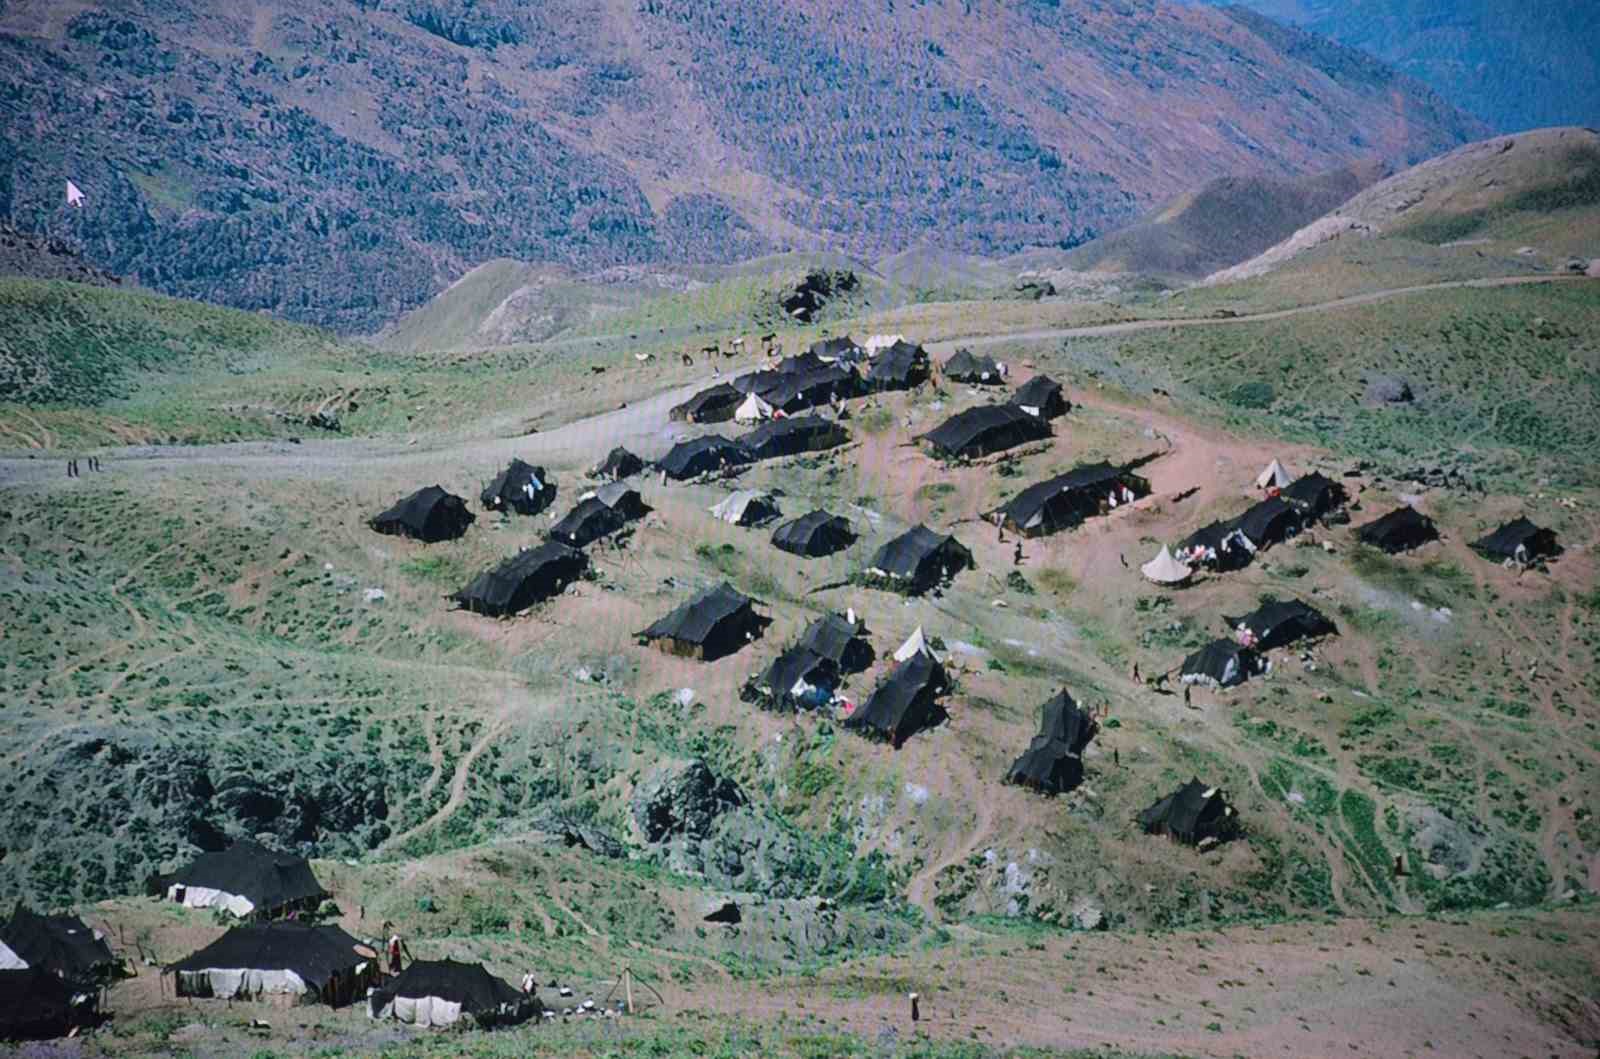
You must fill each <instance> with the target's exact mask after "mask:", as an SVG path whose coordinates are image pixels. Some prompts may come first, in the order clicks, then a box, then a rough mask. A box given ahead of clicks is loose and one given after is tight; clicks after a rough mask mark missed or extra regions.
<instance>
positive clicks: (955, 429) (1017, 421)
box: [918, 404, 1050, 459]
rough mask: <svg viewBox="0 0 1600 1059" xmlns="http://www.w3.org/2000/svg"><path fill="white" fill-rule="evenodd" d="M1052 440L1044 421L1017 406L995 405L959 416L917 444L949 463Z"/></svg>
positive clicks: (920, 437)
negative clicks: (925, 445)
mask: <svg viewBox="0 0 1600 1059" xmlns="http://www.w3.org/2000/svg"><path fill="white" fill-rule="evenodd" d="M1049 436H1050V424H1048V423H1046V422H1045V421H1044V420H1043V419H1040V418H1038V417H1036V416H1031V415H1029V414H1028V413H1026V412H1024V411H1023V410H1022V409H1020V408H1018V407H1017V406H1016V405H1012V404H992V405H980V406H978V407H977V408H969V409H967V410H966V411H964V412H957V413H956V414H955V415H953V416H951V417H950V418H949V419H946V420H945V421H944V422H943V423H940V424H939V425H938V426H936V427H934V428H933V429H932V430H930V431H928V432H927V433H926V434H922V435H920V436H919V438H918V440H920V441H926V442H927V443H928V444H929V446H931V447H932V448H933V450H934V451H935V452H937V453H938V454H939V455H941V456H944V457H945V458H947V459H957V458H967V459H972V458H975V457H978V456H987V455H989V454H990V453H993V452H1003V451H1004V450H1006V449H1010V448H1015V447H1016V446H1018V445H1025V444H1027V443H1028V442H1030V441H1042V440H1044V439H1045V438H1048V437H1049Z"/></svg>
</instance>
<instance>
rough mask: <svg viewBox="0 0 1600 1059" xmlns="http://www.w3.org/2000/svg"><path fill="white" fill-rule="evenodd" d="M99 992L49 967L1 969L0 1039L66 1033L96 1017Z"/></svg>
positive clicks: (39, 1036) (33, 1037) (28, 1038)
mask: <svg viewBox="0 0 1600 1059" xmlns="http://www.w3.org/2000/svg"><path fill="white" fill-rule="evenodd" d="M96 996H97V994H95V993H94V992H93V991H87V992H84V991H79V990H77V989H76V988H74V987H73V986H71V985H69V984H68V983H66V982H63V981H62V980H61V979H59V978H57V977H56V976H55V975H53V974H50V973H48V972H46V971H40V970H35V969H33V968H28V969H26V970H21V969H18V970H5V969H0V1041H20V1040H43V1039H47V1038H51V1037H65V1036H66V1035H67V1034H68V1033H70V1032H71V1031H72V1028H73V1027H74V1026H82V1025H87V1024H88V1023H91V1022H93V1021H94V1018H95V1009H96Z"/></svg>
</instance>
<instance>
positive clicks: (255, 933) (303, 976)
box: [167, 923, 378, 1007]
mask: <svg viewBox="0 0 1600 1059" xmlns="http://www.w3.org/2000/svg"><path fill="white" fill-rule="evenodd" d="M360 946H361V943H360V942H359V941H357V940H356V939H355V938H353V937H351V936H350V935H349V934H346V933H345V932H344V931H342V930H340V929H339V928H338V927H335V926H326V925H325V926H313V925H311V924H307V923H252V924H247V925H244V926H238V927H232V928H230V929H229V930H228V932H227V933H226V934H224V935H222V937H220V938H218V939H217V940H216V941H214V942H212V943H211V944H210V945H207V946H206V947H205V948H203V949H201V950H200V951H199V952H196V953H194V954H193V955H192V956H189V957H187V958H185V959H182V960H179V961H178V962H177V963H175V964H173V965H172V966H170V967H168V968H167V970H169V971H171V972H172V973H173V975H174V976H175V978H176V981H177V994H178V995H179V996H186V997H214V998H216V999H218V1000H260V999H262V998H263V997H269V996H278V997H285V998H290V999H293V1000H297V1001H299V1002H301V1003H312V1004H314V1003H325V1004H328V1005H329V1006H330V1007H342V1006H343V1005H345V1004H348V1003H350V1002H351V1001H352V1000H356V999H358V998H360V997H362V996H365V995H366V991H367V986H368V985H369V984H370V983H371V981H372V979H373V976H374V974H375V972H376V971H377V964H378V960H377V957H375V956H363V955H362V954H361V953H360V952H358V951H357V949H358V948H359V947H360Z"/></svg>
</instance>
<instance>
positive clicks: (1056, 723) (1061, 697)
mask: <svg viewBox="0 0 1600 1059" xmlns="http://www.w3.org/2000/svg"><path fill="white" fill-rule="evenodd" d="M1097 730H1098V729H1097V727H1096V725H1095V723H1094V718H1093V717H1090V716H1089V715H1088V714H1087V713H1085V712H1084V711H1083V709H1082V707H1080V706H1079V705H1078V704H1077V703H1076V702H1073V701H1072V696H1071V695H1069V694H1067V692H1066V689H1065V688H1063V689H1062V690H1061V691H1058V692H1056V694H1055V697H1054V698H1052V699H1051V700H1050V701H1049V702H1046V703H1045V704H1044V706H1043V707H1042V708H1041V710H1040V718H1039V735H1041V736H1043V737H1044V738H1046V739H1049V740H1051V741H1052V742H1057V743H1062V744H1065V745H1066V747H1067V749H1068V750H1070V751H1071V752H1072V753H1074V754H1081V753H1083V750H1084V747H1086V746H1088V745H1089V740H1091V739H1093V738H1094V735H1095V732H1096V731H1097Z"/></svg>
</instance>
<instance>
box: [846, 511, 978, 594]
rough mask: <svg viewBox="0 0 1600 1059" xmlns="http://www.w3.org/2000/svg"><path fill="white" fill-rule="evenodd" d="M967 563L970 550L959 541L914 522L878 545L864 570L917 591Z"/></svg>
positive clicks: (963, 567)
mask: <svg viewBox="0 0 1600 1059" xmlns="http://www.w3.org/2000/svg"><path fill="white" fill-rule="evenodd" d="M971 565H973V563H972V553H971V552H969V551H968V550H967V549H966V548H965V547H964V546H963V545H962V544H961V542H960V541H958V540H956V539H955V538H954V537H950V536H946V535H944V534H941V533H935V532H934V531H933V530H931V529H929V528H928V527H926V526H922V525H917V526H912V527H911V528H910V529H908V530H906V531H905V532H904V533H902V534H901V535H900V536H898V537H896V538H895V539H894V540H892V541H889V542H888V543H887V544H885V545H883V547H881V548H879V549H878V551H877V554H876V555H874V556H873V557H872V561H871V562H870V563H869V564H868V570H869V572H871V573H873V574H876V575H877V576H879V577H883V578H886V579H888V580H889V581H891V582H893V583H894V584H895V585H896V586H898V587H901V588H903V589H905V590H907V591H911V592H921V591H924V590H926V589H929V588H932V587H934V586H935V585H938V584H940V583H942V582H944V581H946V580H948V579H950V578H952V577H954V576H955V575H956V574H958V573H960V572H961V571H962V570H964V569H966V568H967V567H969V566H971Z"/></svg>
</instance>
